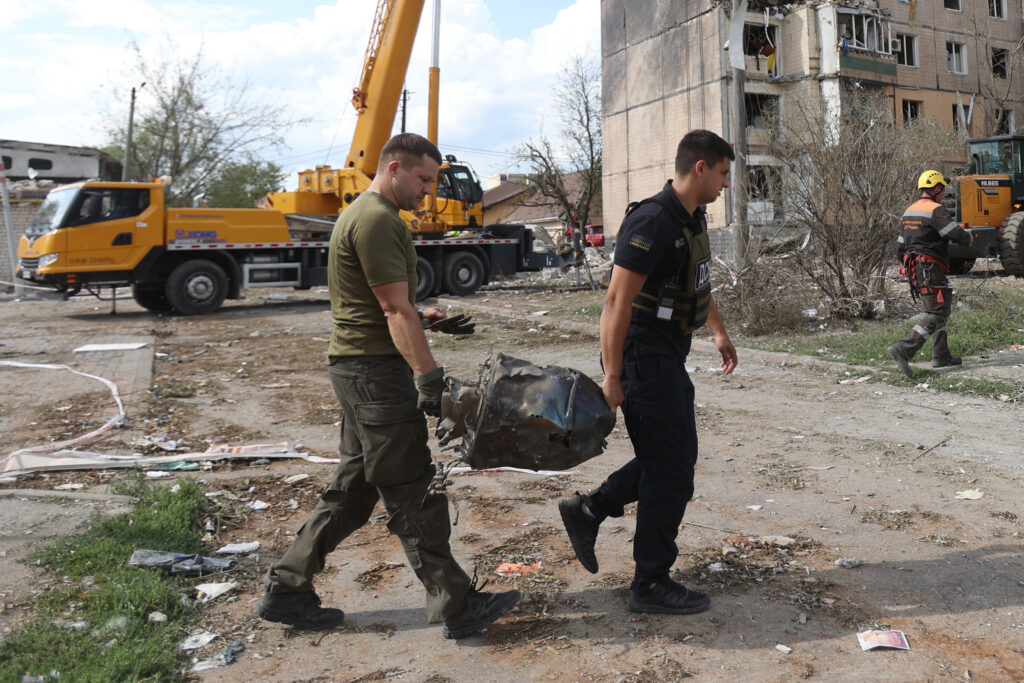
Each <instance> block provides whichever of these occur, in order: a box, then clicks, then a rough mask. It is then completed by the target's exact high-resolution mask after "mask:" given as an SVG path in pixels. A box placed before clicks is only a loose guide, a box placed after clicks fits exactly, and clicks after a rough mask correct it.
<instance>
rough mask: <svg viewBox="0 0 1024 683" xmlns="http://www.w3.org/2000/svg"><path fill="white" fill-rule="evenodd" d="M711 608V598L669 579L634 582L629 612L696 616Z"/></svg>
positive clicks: (630, 595)
mask: <svg viewBox="0 0 1024 683" xmlns="http://www.w3.org/2000/svg"><path fill="white" fill-rule="evenodd" d="M710 606H711V598H709V597H708V596H706V595H704V594H703V593H698V592H697V591H693V590H690V589H689V588H687V587H686V586H684V585H682V584H680V583H676V582H675V581H673V580H672V579H670V578H669V577H667V576H666V577H665V578H663V579H658V580H653V581H651V580H648V581H641V582H634V583H633V587H632V588H631V589H630V594H629V611H630V612H642V613H645V614H696V613H697V612H703V611H704V610H706V609H707V608H708V607H710Z"/></svg>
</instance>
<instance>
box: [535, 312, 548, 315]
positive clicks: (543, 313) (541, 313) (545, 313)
mask: <svg viewBox="0 0 1024 683" xmlns="http://www.w3.org/2000/svg"><path fill="white" fill-rule="evenodd" d="M533 314H534V315H547V314H548V311H534V312H533Z"/></svg>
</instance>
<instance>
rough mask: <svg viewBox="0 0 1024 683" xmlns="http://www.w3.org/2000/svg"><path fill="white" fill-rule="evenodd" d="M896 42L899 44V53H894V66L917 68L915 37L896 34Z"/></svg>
mask: <svg viewBox="0 0 1024 683" xmlns="http://www.w3.org/2000/svg"><path fill="white" fill-rule="evenodd" d="M896 42H897V43H899V44H900V51H899V52H897V53H896V64H898V65H899V66H910V67H917V66H918V62H917V36H913V35H910V34H909V33H897V34H896Z"/></svg>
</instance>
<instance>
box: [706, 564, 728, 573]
mask: <svg viewBox="0 0 1024 683" xmlns="http://www.w3.org/2000/svg"><path fill="white" fill-rule="evenodd" d="M708 571H709V572H725V571H729V570H728V569H726V567H725V563H723V562H712V563H711V564H709V565H708Z"/></svg>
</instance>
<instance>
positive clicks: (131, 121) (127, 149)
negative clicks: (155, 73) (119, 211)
mask: <svg viewBox="0 0 1024 683" xmlns="http://www.w3.org/2000/svg"><path fill="white" fill-rule="evenodd" d="M145 87H146V83H145V81H143V83H142V85H140V86H139V90H142V89H143V88H145ZM134 127H135V87H134V86H133V87H132V104H131V107H130V108H129V109H128V141H127V143H126V144H125V146H124V164H122V166H121V180H122V181H127V180H131V175H130V174H129V173H128V166H129V165H130V164H131V162H132V131H133V129H134Z"/></svg>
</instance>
